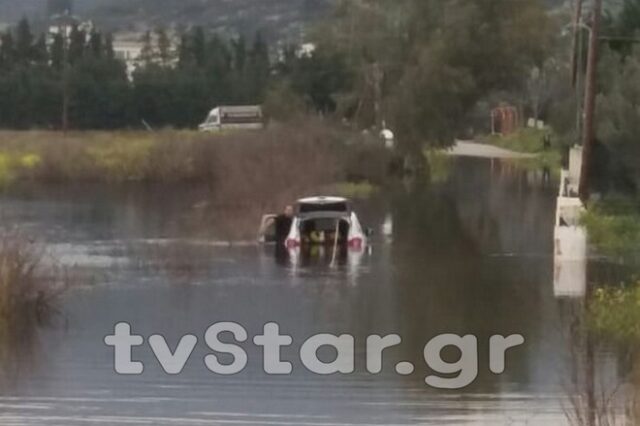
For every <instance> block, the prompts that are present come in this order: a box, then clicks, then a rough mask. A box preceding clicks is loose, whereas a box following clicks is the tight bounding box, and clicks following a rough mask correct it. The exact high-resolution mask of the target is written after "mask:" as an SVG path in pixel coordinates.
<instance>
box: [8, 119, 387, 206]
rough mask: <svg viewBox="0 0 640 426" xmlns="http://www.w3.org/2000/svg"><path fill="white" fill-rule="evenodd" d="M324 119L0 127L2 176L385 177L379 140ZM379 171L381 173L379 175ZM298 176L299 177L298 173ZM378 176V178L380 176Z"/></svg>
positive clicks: (242, 183)
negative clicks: (219, 129) (254, 125)
mask: <svg viewBox="0 0 640 426" xmlns="http://www.w3.org/2000/svg"><path fill="white" fill-rule="evenodd" d="M350 139H353V135H350V134H348V133H347V132H346V131H344V130H343V129H340V128H338V127H335V126H332V125H329V124H327V122H325V121H323V120H321V119H310V118H306V119H305V120H301V121H299V122H295V123H288V124H286V125H278V124H276V125H272V126H270V127H269V128H268V129H267V130H264V131H261V132H230V133H221V134H202V133H196V132H179V131H161V132H153V133H152V132H78V133H69V134H67V135H63V134H61V133H57V132H0V184H3V183H4V185H5V186H6V185H7V184H11V183H14V182H16V181H26V180H31V181H36V182H44V183H52V182H65V183H66V182H106V183H126V182H159V183H164V182H196V181H198V182H206V183H209V184H212V183H213V182H214V181H216V180H217V181H219V182H220V183H221V185H222V186H224V182H228V181H233V182H234V186H235V188H233V189H234V192H236V193H238V191H244V188H246V187H249V188H256V189H260V188H265V189H266V185H267V184H270V185H271V187H274V186H275V187H278V186H282V184H283V182H285V181H286V184H287V186H292V187H296V186H297V187H300V186H304V185H306V184H308V183H310V182H312V183H316V182H317V181H322V182H324V181H327V180H331V179H334V180H335V179H338V177H339V176H340V177H342V180H344V179H358V180H375V181H379V180H381V176H380V175H381V174H383V172H382V173H381V170H383V171H384V165H385V161H386V158H385V155H384V151H381V150H380V147H377V146H371V145H366V144H363V143H354V144H349V143H348V141H349V140H350ZM374 174H375V176H373V175H374ZM292 176H295V177H296V179H292ZM376 183H377V182H376Z"/></svg>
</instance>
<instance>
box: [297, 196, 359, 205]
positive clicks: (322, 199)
mask: <svg viewBox="0 0 640 426" xmlns="http://www.w3.org/2000/svg"><path fill="white" fill-rule="evenodd" d="M348 202H349V200H347V199H346V198H342V197H327V196H319V197H308V198H302V199H300V200H298V204H318V205H323V204H337V203H348Z"/></svg>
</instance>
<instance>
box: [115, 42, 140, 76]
mask: <svg viewBox="0 0 640 426" xmlns="http://www.w3.org/2000/svg"><path fill="white" fill-rule="evenodd" d="M143 48H144V43H142V41H141V35H140V34H137V33H120V34H115V35H114V38H113V52H114V54H115V57H116V59H119V60H121V61H122V62H124V63H125V65H126V66H127V75H128V76H129V78H130V79H131V78H133V72H134V71H135V70H136V68H137V67H138V65H139V64H140V57H141V56H142V50H143Z"/></svg>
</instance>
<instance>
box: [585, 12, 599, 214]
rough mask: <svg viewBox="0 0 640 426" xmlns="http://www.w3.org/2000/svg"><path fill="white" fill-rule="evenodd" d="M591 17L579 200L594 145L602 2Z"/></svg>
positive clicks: (587, 175)
mask: <svg viewBox="0 0 640 426" xmlns="http://www.w3.org/2000/svg"><path fill="white" fill-rule="evenodd" d="M592 13H593V15H592V19H591V21H592V22H591V36H590V39H589V58H588V61H587V81H586V84H585V100H584V109H585V114H584V130H583V137H584V139H583V144H582V150H583V151H582V173H581V174H580V189H579V192H580V199H581V200H582V201H583V202H587V201H588V200H589V183H590V182H589V170H590V169H591V155H592V151H593V145H594V144H595V135H596V127H595V113H596V95H597V87H596V86H597V77H598V51H599V44H600V25H601V21H602V0H593V12H592Z"/></svg>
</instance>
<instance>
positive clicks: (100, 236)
mask: <svg viewBox="0 0 640 426" xmlns="http://www.w3.org/2000/svg"><path fill="white" fill-rule="evenodd" d="M556 192H557V191H556V184H555V183H545V182H544V181H543V180H542V179H541V178H540V177H539V176H538V175H537V174H533V173H525V172H522V171H516V170H514V169H512V168H510V167H508V166H504V165H500V164H499V163H492V162H490V161H485V160H481V161H480V160H470V159H460V160H456V163H455V165H454V166H453V170H452V171H451V175H450V177H449V178H448V180H446V181H444V182H441V183H437V184H433V185H431V186H429V187H424V186H421V187H419V188H416V187H415V186H414V187H412V186H411V185H407V186H403V185H398V187H397V188H395V190H393V191H388V192H385V193H381V194H378V195H376V196H375V197H374V198H373V199H371V200H368V201H366V202H359V203H357V204H358V205H357V208H358V212H359V213H360V215H361V220H362V221H363V223H364V224H365V225H366V226H369V227H371V228H373V229H374V230H375V233H376V234H375V237H374V238H373V243H372V249H371V253H367V254H365V255H364V256H362V258H359V259H351V260H350V261H347V262H344V264H342V265H340V266H339V267H338V268H329V267H327V266H326V265H324V264H323V262H316V263H310V264H308V265H305V266H302V267H293V266H292V265H290V264H289V263H287V262H284V263H283V262H277V261H276V259H275V258H274V256H273V253H272V250H273V249H271V248H264V247H263V248H261V247H257V246H254V245H252V244H250V241H248V240H247V241H245V242H242V241H243V240H245V239H239V240H236V244H233V245H231V246H229V244H227V243H226V241H229V235H231V234H233V233H232V232H230V231H229V229H227V228H228V227H230V226H236V225H235V224H236V223H240V222H242V223H254V224H255V227H256V228H257V225H258V222H259V217H254V216H253V215H251V214H249V215H248V216H249V217H246V218H242V219H241V220H240V219H238V218H233V219H229V217H228V215H225V214H223V213H220V212H217V211H216V208H215V206H208V205H207V204H206V199H204V198H203V197H204V196H203V195H202V194H201V193H200V192H198V191H196V190H194V191H184V190H176V191H175V192H173V191H166V190H165V191H155V190H148V191H142V192H140V191H136V192H134V193H131V192H125V191H118V190H110V191H107V190H104V189H103V190H100V189H96V188H90V189H87V188H84V189H82V188H81V189H77V190H73V191H65V190H62V189H60V190H58V191H52V190H46V191H45V190H31V191H25V192H21V193H16V194H8V195H5V196H3V198H2V200H1V209H0V214H1V215H2V219H3V222H2V223H3V226H4V227H11V226H14V225H15V226H20V227H22V229H25V230H26V231H27V232H29V234H30V235H35V236H37V237H38V238H39V239H40V240H42V241H43V242H44V243H45V244H46V246H47V248H48V251H49V252H50V253H52V256H53V257H54V258H56V259H58V261H60V262H62V263H64V264H67V265H75V266H76V267H77V268H78V269H79V270H81V271H82V275H83V276H89V277H91V279H90V280H88V281H86V282H85V281H83V282H82V283H81V284H80V285H78V286H76V287H74V288H73V289H71V290H70V291H68V292H67V294H65V296H64V297H63V299H62V300H61V301H60V303H59V309H60V311H61V317H60V318H58V319H57V320H56V321H54V323H53V324H51V325H50V326H49V327H45V328H43V329H39V330H37V331H35V332H34V333H33V334H29V335H25V336H23V338H22V339H20V341H19V342H18V343H11V344H10V346H11V347H10V350H9V351H10V352H11V353H13V356H9V357H5V359H6V361H5V362H4V365H0V375H1V376H0V424H2V425H41V424H48V425H81V424H105V425H112V424H113V425H145V424H148V425H307V426H312V425H313V426H332V425H386V426H390V425H431V424H433V425H447V424H451V425H502V424H504V425H548V424H554V425H555V424H558V425H562V424H566V422H567V421H566V416H565V410H567V409H570V403H569V399H570V398H569V396H570V395H569V392H568V390H567V389H568V388H569V383H570V382H571V380H572V378H573V377H575V371H572V368H571V366H572V365H574V362H573V361H574V357H575V353H576V351H575V347H572V340H571V339H570V338H568V337H567V333H568V330H569V329H570V327H571V325H572V323H573V322H574V320H575V318H574V317H573V316H572V315H573V314H572V312H574V309H573V307H574V305H576V304H578V303H579V301H572V300H568V299H566V298H563V299H559V298H556V297H555V296H554V293H553V288H554V287H553V281H554V264H553V226H554V214H555V210H554V209H555V195H556ZM243 214H244V213H238V216H242V215H243ZM248 232H254V229H252V230H251V231H248ZM389 233H390V235H385V234H389ZM122 321H125V322H128V323H130V324H131V325H132V327H133V331H134V332H135V333H136V334H141V335H143V336H149V335H151V334H156V333H160V334H162V335H164V336H165V337H166V338H167V341H168V342H170V343H169V344H170V346H171V347H172V348H174V347H175V345H176V342H177V341H178V340H179V338H180V337H181V336H183V335H185V334H189V333H191V334H195V335H196V336H198V337H199V338H200V342H199V343H198V346H197V347H196V349H195V352H194V353H193V355H192V356H191V358H190V360H189V362H188V363H187V366H186V368H185V370H184V371H183V372H182V374H180V375H178V376H169V375H167V374H165V373H164V372H163V370H162V368H161V367H160V365H159V364H158V362H157V361H156V359H155V357H154V356H153V353H152V352H151V350H150V349H149V347H148V346H147V345H145V346H141V347H139V348H135V349H134V359H136V360H140V361H143V362H144V363H145V367H146V368H145V371H144V373H143V374H142V375H140V376H133V377H123V376H119V375H117V374H115V372H114V368H113V350H112V348H109V347H107V346H105V345H104V343H103V338H104V337H105V336H106V335H108V334H111V333H112V332H113V327H114V324H116V323H118V322H122ZM219 321H233V322H237V323H239V324H242V326H243V327H244V328H245V329H246V330H247V331H248V333H249V336H255V335H257V334H259V333H260V332H261V331H262V327H263V325H264V324H265V323H267V322H272V321H275V322H277V323H279V324H280V326H281V332H283V333H284V334H289V335H291V336H293V341H294V345H293V346H292V347H290V348H284V349H283V352H282V353H283V358H284V359H286V360H288V361H291V362H292V363H293V373H292V374H291V375H289V376H283V377H276V376H269V375H267V374H266V373H264V372H263V371H262V354H261V351H260V350H258V349H256V348H255V347H253V346H252V345H248V344H247V345H244V344H243V345H241V346H243V347H244V348H245V350H246V351H247V353H248V357H249V363H248V366H247V368H246V369H245V370H244V371H243V372H242V373H240V374H238V375H235V376H220V375H214V374H213V373H210V372H209V371H208V370H207V369H206V368H205V367H204V363H203V360H204V358H205V356H206V355H207V354H208V353H210V350H209V349H208V348H207V347H206V345H205V344H204V342H203V341H202V336H203V335H204V333H205V331H206V330H207V328H208V327H209V326H210V325H212V324H214V323H216V322H219ZM318 333H333V334H344V333H348V334H352V335H353V336H355V338H356V372H355V373H354V374H350V375H333V376H318V375H313V374H311V373H310V372H308V371H306V370H305V368H304V367H303V366H302V365H301V362H300V360H299V353H298V350H299V346H300V344H301V343H302V342H303V341H304V340H305V339H306V338H308V337H309V336H312V335H315V334H318ZM389 333H397V334H399V335H400V336H402V338H403V343H402V345H400V346H399V347H398V348H394V349H391V350H389V352H388V353H387V354H386V355H385V362H384V370H383V373H381V374H379V375H372V374H369V373H367V371H366V369H365V360H366V354H365V344H364V341H365V339H366V337H367V336H369V335H373V334H380V335H385V334H389ZM443 333H455V334H460V335H466V334H473V335H476V336H477V337H478V341H479V347H480V359H479V363H478V368H479V375H478V379H477V380H476V381H475V382H474V383H473V384H472V385H471V386H469V387H468V388H465V389H464V390H462V391H442V390H436V389H432V388H429V387H428V386H427V385H426V384H425V382H424V378H425V377H426V376H427V375H429V374H430V373H429V371H428V369H427V367H426V365H425V362H424V360H423V358H422V356H423V355H422V351H423V347H424V345H425V344H426V343H427V342H428V341H429V340H430V339H432V338H433V337H435V336H437V335H439V334H443ZM496 334H501V335H509V334H522V335H523V336H524V337H525V339H526V343H525V345H524V346H522V347H520V348H517V349H515V350H513V351H512V352H510V353H509V356H508V358H507V366H506V372H505V373H504V374H503V375H499V376H498V375H494V374H493V373H491V372H490V370H489V356H488V339H489V338H490V337H491V336H492V335H496ZM329 358H330V357H329ZM399 361H410V362H412V363H413V364H414V365H415V366H416V370H415V372H414V373H413V374H411V375H409V376H400V375H398V374H396V373H395V371H394V368H393V367H394V365H395V363H396V362H399ZM598 362H599V363H601V364H602V365H603V366H604V367H603V368H604V369H605V370H606V371H610V372H611V374H612V375H613V376H615V375H616V374H617V373H616V359H615V357H613V356H610V355H606V354H604V355H602V357H600V358H599V360H598Z"/></svg>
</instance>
